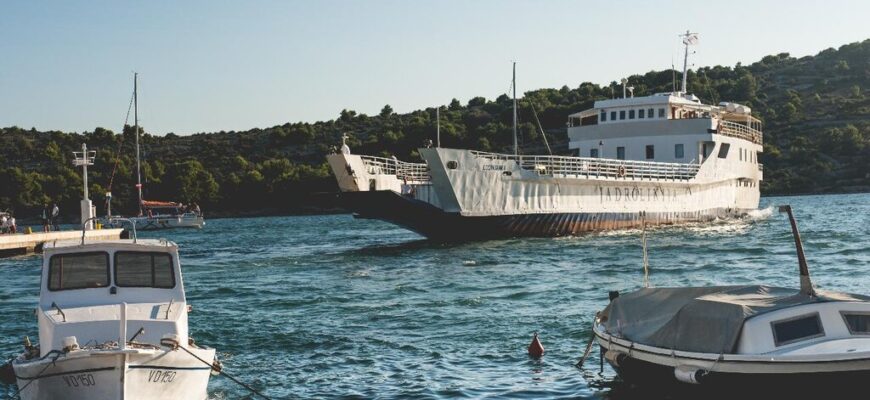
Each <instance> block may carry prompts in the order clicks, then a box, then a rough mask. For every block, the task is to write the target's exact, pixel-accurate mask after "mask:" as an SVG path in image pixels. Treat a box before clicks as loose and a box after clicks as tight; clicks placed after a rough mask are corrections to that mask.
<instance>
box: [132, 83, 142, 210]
mask: <svg viewBox="0 0 870 400" xmlns="http://www.w3.org/2000/svg"><path fill="white" fill-rule="evenodd" d="M138 80H139V73H138V72H134V73H133V125H134V129H136V189H137V190H138V191H139V204H138V205H137V207H139V215H140V216H141V215H142V172H141V165H140V161H139V83H138Z"/></svg>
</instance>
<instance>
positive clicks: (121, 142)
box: [106, 94, 134, 205]
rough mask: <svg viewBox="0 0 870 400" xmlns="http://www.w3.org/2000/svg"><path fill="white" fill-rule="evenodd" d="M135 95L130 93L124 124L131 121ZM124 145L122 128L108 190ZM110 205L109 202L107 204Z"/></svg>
mask: <svg viewBox="0 0 870 400" xmlns="http://www.w3.org/2000/svg"><path fill="white" fill-rule="evenodd" d="M133 97H134V95H132V94H131V95H130V105H129V106H127V116H126V117H124V126H127V122H129V121H130V109H131V108H133ZM123 147H124V129H123V128H121V141H120V142H118V151H117V152H116V153H115V166H113V167H112V175H111V176H110V177H109V186H108V188H107V189H106V191H107V192H111V191H112V183H113V182H114V181H115V172H117V171H118V164H119V163H120V162H121V149H123ZM107 205H108V204H107Z"/></svg>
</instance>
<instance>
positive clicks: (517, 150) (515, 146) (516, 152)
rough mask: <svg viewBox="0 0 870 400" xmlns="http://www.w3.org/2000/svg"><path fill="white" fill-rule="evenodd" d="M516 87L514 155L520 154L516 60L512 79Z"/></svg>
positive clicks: (514, 87)
mask: <svg viewBox="0 0 870 400" xmlns="http://www.w3.org/2000/svg"><path fill="white" fill-rule="evenodd" d="M512 82H513V84H512V85H511V86H513V89H514V155H515V156H516V155H519V154H520V152H519V148H518V146H517V62H516V61H514V77H513V80H512Z"/></svg>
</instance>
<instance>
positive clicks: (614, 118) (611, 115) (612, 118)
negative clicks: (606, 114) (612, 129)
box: [610, 111, 616, 121]
mask: <svg viewBox="0 0 870 400" xmlns="http://www.w3.org/2000/svg"><path fill="white" fill-rule="evenodd" d="M610 120H611V121H616V111H611V112H610Z"/></svg>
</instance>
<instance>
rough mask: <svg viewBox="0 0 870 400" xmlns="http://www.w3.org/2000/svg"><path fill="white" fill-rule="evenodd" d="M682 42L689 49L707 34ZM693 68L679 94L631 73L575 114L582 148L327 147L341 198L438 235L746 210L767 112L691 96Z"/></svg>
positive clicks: (574, 129) (687, 218) (571, 127)
mask: <svg viewBox="0 0 870 400" xmlns="http://www.w3.org/2000/svg"><path fill="white" fill-rule="evenodd" d="M683 43H684V44H685V49H686V57H688V49H689V46H690V45H694V44H695V43H697V34H694V33H689V32H687V34H686V35H684V39H683ZM686 65H687V64H685V63H684V68H683V81H682V90H681V91H675V92H670V93H657V94H653V95H650V96H643V97H634V96H628V95H627V93H626V92H627V90H626V89H628V91H632V89H631V88H628V87H626V82H625V81H623V89H624V90H623V92H624V95H623V97H622V98H618V99H606V100H598V101H596V102H595V103H594V104H593V107H592V108H590V109H587V110H582V111H580V112H577V113H574V114H571V115H569V116H568V127H567V135H568V138H569V144H568V146H569V149H570V150H571V151H572V153H573V155H572V156H553V155H524V154H519V151H518V148H517V146H516V140H514V143H515V145H514V153H513V154H500V153H489V152H483V151H476V150H468V149H450V148H441V147H439V146H435V147H427V148H421V149H419V153H420V155H421V157H422V158H423V160H424V161H425V163H408V162H403V161H399V160H396V159H387V158H379V157H372V156H366V155H356V154H351V152H350V149H349V148H348V146H347V145H346V144H344V145H343V146H342V151H341V152H337V153H335V154H331V155H329V156H327V160H328V162H329V165H330V167H331V169H332V171H333V173H334V174H335V176H336V179H337V182H338V186H339V188H340V190H341V194H340V201H341V203H342V205H343V206H344V207H345V208H347V209H349V210H351V211H353V212H354V213H355V214H356V215H357V216H359V217H361V218H376V219H381V220H385V221H389V222H392V223H395V224H397V225H400V226H403V227H406V228H407V229H410V230H412V231H415V232H417V233H419V234H421V235H423V236H426V237H429V238H433V239H438V240H464V239H483V238H497V237H516V236H565V235H577V234H581V233H583V232H589V231H598V230H608V229H624V228H636V227H640V226H641V225H642V224H644V223H645V224H648V225H656V224H678V223H689V222H709V221H712V220H715V219H719V218H736V217H741V216H744V215H746V214H747V213H749V212H751V211H753V210H756V209H757V208H758V204H759V198H760V191H759V184H760V182H761V181H762V179H763V166H762V164H760V163H759V162H758V157H759V154H760V153H761V152H762V151H763V134H762V124H761V121H759V120H758V119H757V118H755V117H753V116H752V110H751V109H750V108H749V107H747V106H745V105H740V104H736V103H730V102H722V103H719V104H718V105H712V104H705V103H703V102H701V101H700V99H699V98H698V97H696V96H694V95H692V94H689V93H687V92H686V79H687V72H686V71H687V69H686ZM514 86H516V85H514ZM514 98H516V95H514ZM514 113H515V114H516V105H514ZM515 126H516V124H515ZM515 129H516V128H515ZM515 138H516V137H515Z"/></svg>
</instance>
